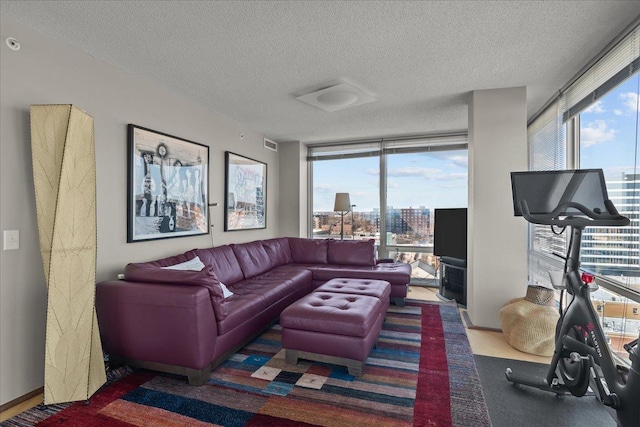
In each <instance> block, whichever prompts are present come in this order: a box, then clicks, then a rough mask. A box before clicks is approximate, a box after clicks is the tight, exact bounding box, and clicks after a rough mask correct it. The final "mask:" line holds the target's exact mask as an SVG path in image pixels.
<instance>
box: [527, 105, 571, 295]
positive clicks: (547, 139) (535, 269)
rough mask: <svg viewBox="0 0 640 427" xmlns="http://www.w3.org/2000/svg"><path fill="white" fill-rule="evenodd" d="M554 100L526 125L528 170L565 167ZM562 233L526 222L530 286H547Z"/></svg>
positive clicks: (557, 264)
mask: <svg viewBox="0 0 640 427" xmlns="http://www.w3.org/2000/svg"><path fill="white" fill-rule="evenodd" d="M561 105H562V100H560V99H556V100H555V101H553V102H552V103H551V104H550V105H549V106H548V107H547V109H546V110H545V111H544V112H543V113H542V114H540V115H539V116H538V117H537V118H536V119H535V120H534V121H533V122H532V123H531V124H530V125H529V127H528V128H527V139H528V144H529V170H559V169H566V165H567V153H566V135H565V126H564V124H563V123H562V120H561V116H560V110H561ZM566 245H567V240H566V234H562V235H556V234H553V232H552V231H551V229H550V228H549V226H543V225H537V224H529V250H528V264H529V281H530V283H531V284H532V285H545V286H550V285H551V280H550V279H549V274H548V271H549V270H561V269H562V268H563V264H562V262H561V261H560V259H559V258H557V257H554V256H553V255H552V253H553V252H556V253H561V254H564V253H565V252H566V248H567V246H566Z"/></svg>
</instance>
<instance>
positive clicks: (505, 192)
mask: <svg viewBox="0 0 640 427" xmlns="http://www.w3.org/2000/svg"><path fill="white" fill-rule="evenodd" d="M526 169H527V108H526V88H524V87H517V88H509V89H492V90H480V91H474V92H473V94H472V100H471V104H470V106H469V217H468V218H469V219H468V229H469V232H468V242H467V243H468V248H469V249H468V251H469V262H468V266H467V268H468V270H467V292H468V293H467V298H468V301H467V308H468V310H469V315H470V317H471V320H472V322H473V324H474V325H477V326H483V327H489V328H500V320H499V311H500V308H501V307H502V306H503V305H504V303H505V302H507V301H508V300H510V299H512V298H519V297H523V296H524V295H525V293H526V287H527V255H526V244H527V240H526V230H527V228H526V221H524V220H522V218H518V217H514V216H513V203H512V197H511V179H510V172H512V171H517V170H526Z"/></svg>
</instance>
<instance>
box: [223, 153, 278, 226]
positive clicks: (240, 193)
mask: <svg viewBox="0 0 640 427" xmlns="http://www.w3.org/2000/svg"><path fill="white" fill-rule="evenodd" d="M224 164H225V168H224V169H225V191H224V231H239V230H254V229H261V228H266V227H267V164H266V163H263V162H260V161H258V160H254V159H250V158H248V157H245V156H241V155H240V154H236V153H232V152H230V151H226V152H225V162H224Z"/></svg>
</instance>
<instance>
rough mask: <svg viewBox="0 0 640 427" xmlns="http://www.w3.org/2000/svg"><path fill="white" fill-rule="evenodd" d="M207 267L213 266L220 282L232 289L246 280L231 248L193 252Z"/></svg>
mask: <svg viewBox="0 0 640 427" xmlns="http://www.w3.org/2000/svg"><path fill="white" fill-rule="evenodd" d="M193 252H194V253H195V254H196V255H198V256H199V257H200V259H201V260H202V262H203V263H204V264H205V265H211V266H212V267H213V271H214V272H215V274H216V276H217V277H218V280H220V281H221V282H222V283H224V284H225V285H227V287H230V286H231V285H233V284H234V283H236V282H239V281H240V280H243V279H244V274H243V273H242V269H241V268H240V264H238V260H237V258H236V255H235V254H234V252H233V249H231V247H230V246H227V245H225V246H218V247H217V248H207V249H196V250H194V251H193Z"/></svg>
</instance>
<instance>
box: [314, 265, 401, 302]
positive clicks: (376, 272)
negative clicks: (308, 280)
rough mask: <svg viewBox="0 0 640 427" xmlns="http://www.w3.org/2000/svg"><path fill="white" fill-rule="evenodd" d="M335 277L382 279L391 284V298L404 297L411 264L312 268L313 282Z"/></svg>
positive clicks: (322, 281)
mask: <svg viewBox="0 0 640 427" xmlns="http://www.w3.org/2000/svg"><path fill="white" fill-rule="evenodd" d="M337 277H343V278H350V279H374V280H384V281H385V282H389V283H390V284H391V298H404V297H406V296H407V286H408V284H409V280H410V279H411V266H410V265H409V264H400V263H393V264H386V263H383V264H376V265H374V266H370V267H366V266H358V265H335V264H334V265H326V266H321V267H318V268H316V269H315V270H313V280H314V282H315V283H317V282H321V283H324V282H326V281H328V280H331V279H335V278H337Z"/></svg>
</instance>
